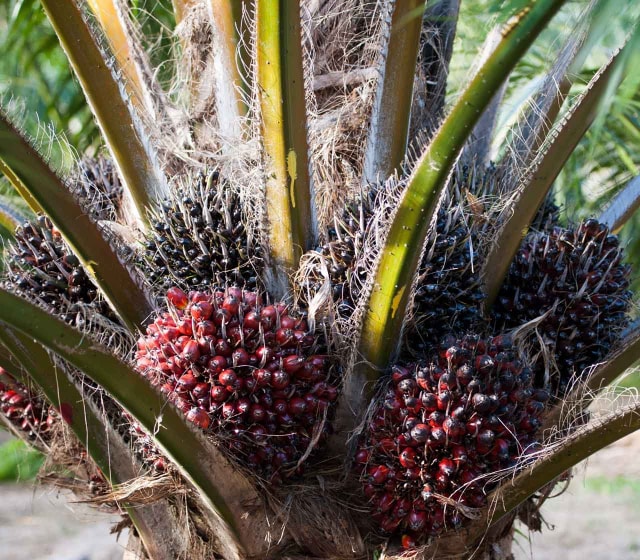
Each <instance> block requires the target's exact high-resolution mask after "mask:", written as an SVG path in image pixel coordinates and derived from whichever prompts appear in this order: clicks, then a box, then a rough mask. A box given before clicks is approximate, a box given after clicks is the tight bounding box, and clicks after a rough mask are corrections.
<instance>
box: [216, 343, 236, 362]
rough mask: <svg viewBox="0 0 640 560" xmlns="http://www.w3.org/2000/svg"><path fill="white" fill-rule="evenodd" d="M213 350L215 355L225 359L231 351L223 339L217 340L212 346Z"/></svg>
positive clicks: (229, 355)
mask: <svg viewBox="0 0 640 560" xmlns="http://www.w3.org/2000/svg"><path fill="white" fill-rule="evenodd" d="M214 349H215V352H216V354H218V355H220V356H224V357H225V358H230V357H231V353H232V352H233V350H232V349H231V345H230V344H229V343H228V342H227V341H226V340H224V339H223V338H219V339H218V340H217V341H216V343H215V344H214Z"/></svg>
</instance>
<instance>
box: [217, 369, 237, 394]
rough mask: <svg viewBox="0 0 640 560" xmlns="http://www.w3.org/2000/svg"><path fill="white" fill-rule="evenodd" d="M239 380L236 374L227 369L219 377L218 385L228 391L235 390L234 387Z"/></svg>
mask: <svg viewBox="0 0 640 560" xmlns="http://www.w3.org/2000/svg"><path fill="white" fill-rule="evenodd" d="M237 380H238V376H237V375H236V372H235V371H234V370H232V369H225V370H224V371H222V372H221V373H220V375H219V376H218V383H220V385H223V386H224V387H226V388H227V390H228V391H232V390H233V386H234V384H235V383H236V381H237Z"/></svg>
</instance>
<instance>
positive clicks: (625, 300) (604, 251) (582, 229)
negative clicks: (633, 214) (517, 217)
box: [494, 219, 632, 394]
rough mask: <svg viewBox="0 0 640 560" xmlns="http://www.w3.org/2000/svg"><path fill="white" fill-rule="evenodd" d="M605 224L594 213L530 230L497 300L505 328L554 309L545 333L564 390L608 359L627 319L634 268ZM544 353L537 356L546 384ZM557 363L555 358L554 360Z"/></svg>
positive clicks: (541, 328)
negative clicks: (567, 224)
mask: <svg viewBox="0 0 640 560" xmlns="http://www.w3.org/2000/svg"><path fill="white" fill-rule="evenodd" d="M622 259H623V250H622V248H621V247H620V242H619V240H618V238H617V236H615V235H611V234H610V232H609V229H608V228H607V226H605V225H604V224H600V223H599V222H598V221H597V220H595V219H589V220H587V221H585V222H583V223H582V224H581V225H579V226H578V227H575V228H570V229H563V228H560V227H554V228H553V229H552V230H551V231H550V232H548V233H534V234H530V235H529V236H528V237H527V238H526V239H525V241H524V243H523V244H522V247H521V248H520V250H519V251H518V253H517V255H516V258H515V259H514V261H513V263H512V265H511V268H510V270H509V274H508V276H507V278H506V280H505V283H504V285H503V287H502V290H501V292H500V295H499V297H498V299H497V301H496V304H495V306H494V317H495V321H496V323H497V325H498V327H499V328H513V327H516V326H519V325H521V324H523V323H526V322H527V321H531V320H533V319H536V318H538V317H540V316H541V315H543V314H544V313H548V315H547V316H546V317H545V318H544V319H543V320H542V321H541V322H540V324H539V325H537V332H538V333H539V334H540V335H541V336H542V340H543V342H544V344H545V346H546V347H547V349H548V354H550V355H551V356H553V358H554V360H555V367H556V368H557V370H558V373H559V375H558V376H553V375H552V376H551V381H552V386H553V388H554V390H557V391H558V392H559V393H560V394H563V393H564V392H565V390H566V387H567V384H568V383H569V381H570V379H571V377H572V376H573V375H574V374H581V373H582V372H583V370H584V369H585V368H587V367H588V366H590V365H592V364H595V363H598V362H600V361H601V360H602V359H603V358H604V356H606V354H607V353H608V352H609V350H610V349H611V346H612V344H613V343H614V342H615V341H616V340H617V337H618V334H619V332H620V330H621V329H622V328H624V326H625V325H626V324H627V322H628V317H627V312H628V310H629V306H630V303H631V297H632V292H630V291H629V290H628V287H629V275H630V272H631V267H630V266H629V265H628V264H624V263H623V262H622ZM543 355H544V353H541V354H540V358H539V359H538V360H537V361H536V364H535V369H536V379H537V383H538V384H543V383H544V382H545V381H544V377H545V375H544V372H545V368H546V366H545V362H544V359H543ZM552 365H553V364H552Z"/></svg>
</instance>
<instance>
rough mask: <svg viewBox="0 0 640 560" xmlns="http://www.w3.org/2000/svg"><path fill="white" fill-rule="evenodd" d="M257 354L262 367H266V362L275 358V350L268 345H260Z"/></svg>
mask: <svg viewBox="0 0 640 560" xmlns="http://www.w3.org/2000/svg"><path fill="white" fill-rule="evenodd" d="M255 355H256V358H258V360H260V367H264V366H265V364H267V363H268V362H270V361H271V360H273V357H274V352H273V350H272V349H271V348H269V347H268V346H259V347H258V348H256V351H255Z"/></svg>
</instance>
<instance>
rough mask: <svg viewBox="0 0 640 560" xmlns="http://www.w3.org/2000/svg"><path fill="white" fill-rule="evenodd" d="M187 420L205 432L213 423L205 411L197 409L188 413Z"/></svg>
mask: <svg viewBox="0 0 640 560" xmlns="http://www.w3.org/2000/svg"><path fill="white" fill-rule="evenodd" d="M187 420H189V422H193V423H194V424H195V425H196V426H198V427H199V428H202V429H203V430H206V429H207V428H208V427H209V424H210V423H211V419H210V418H209V415H208V414H207V413H206V412H205V411H204V410H200V409H199V408H195V407H194V408H192V409H191V410H189V412H187Z"/></svg>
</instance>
